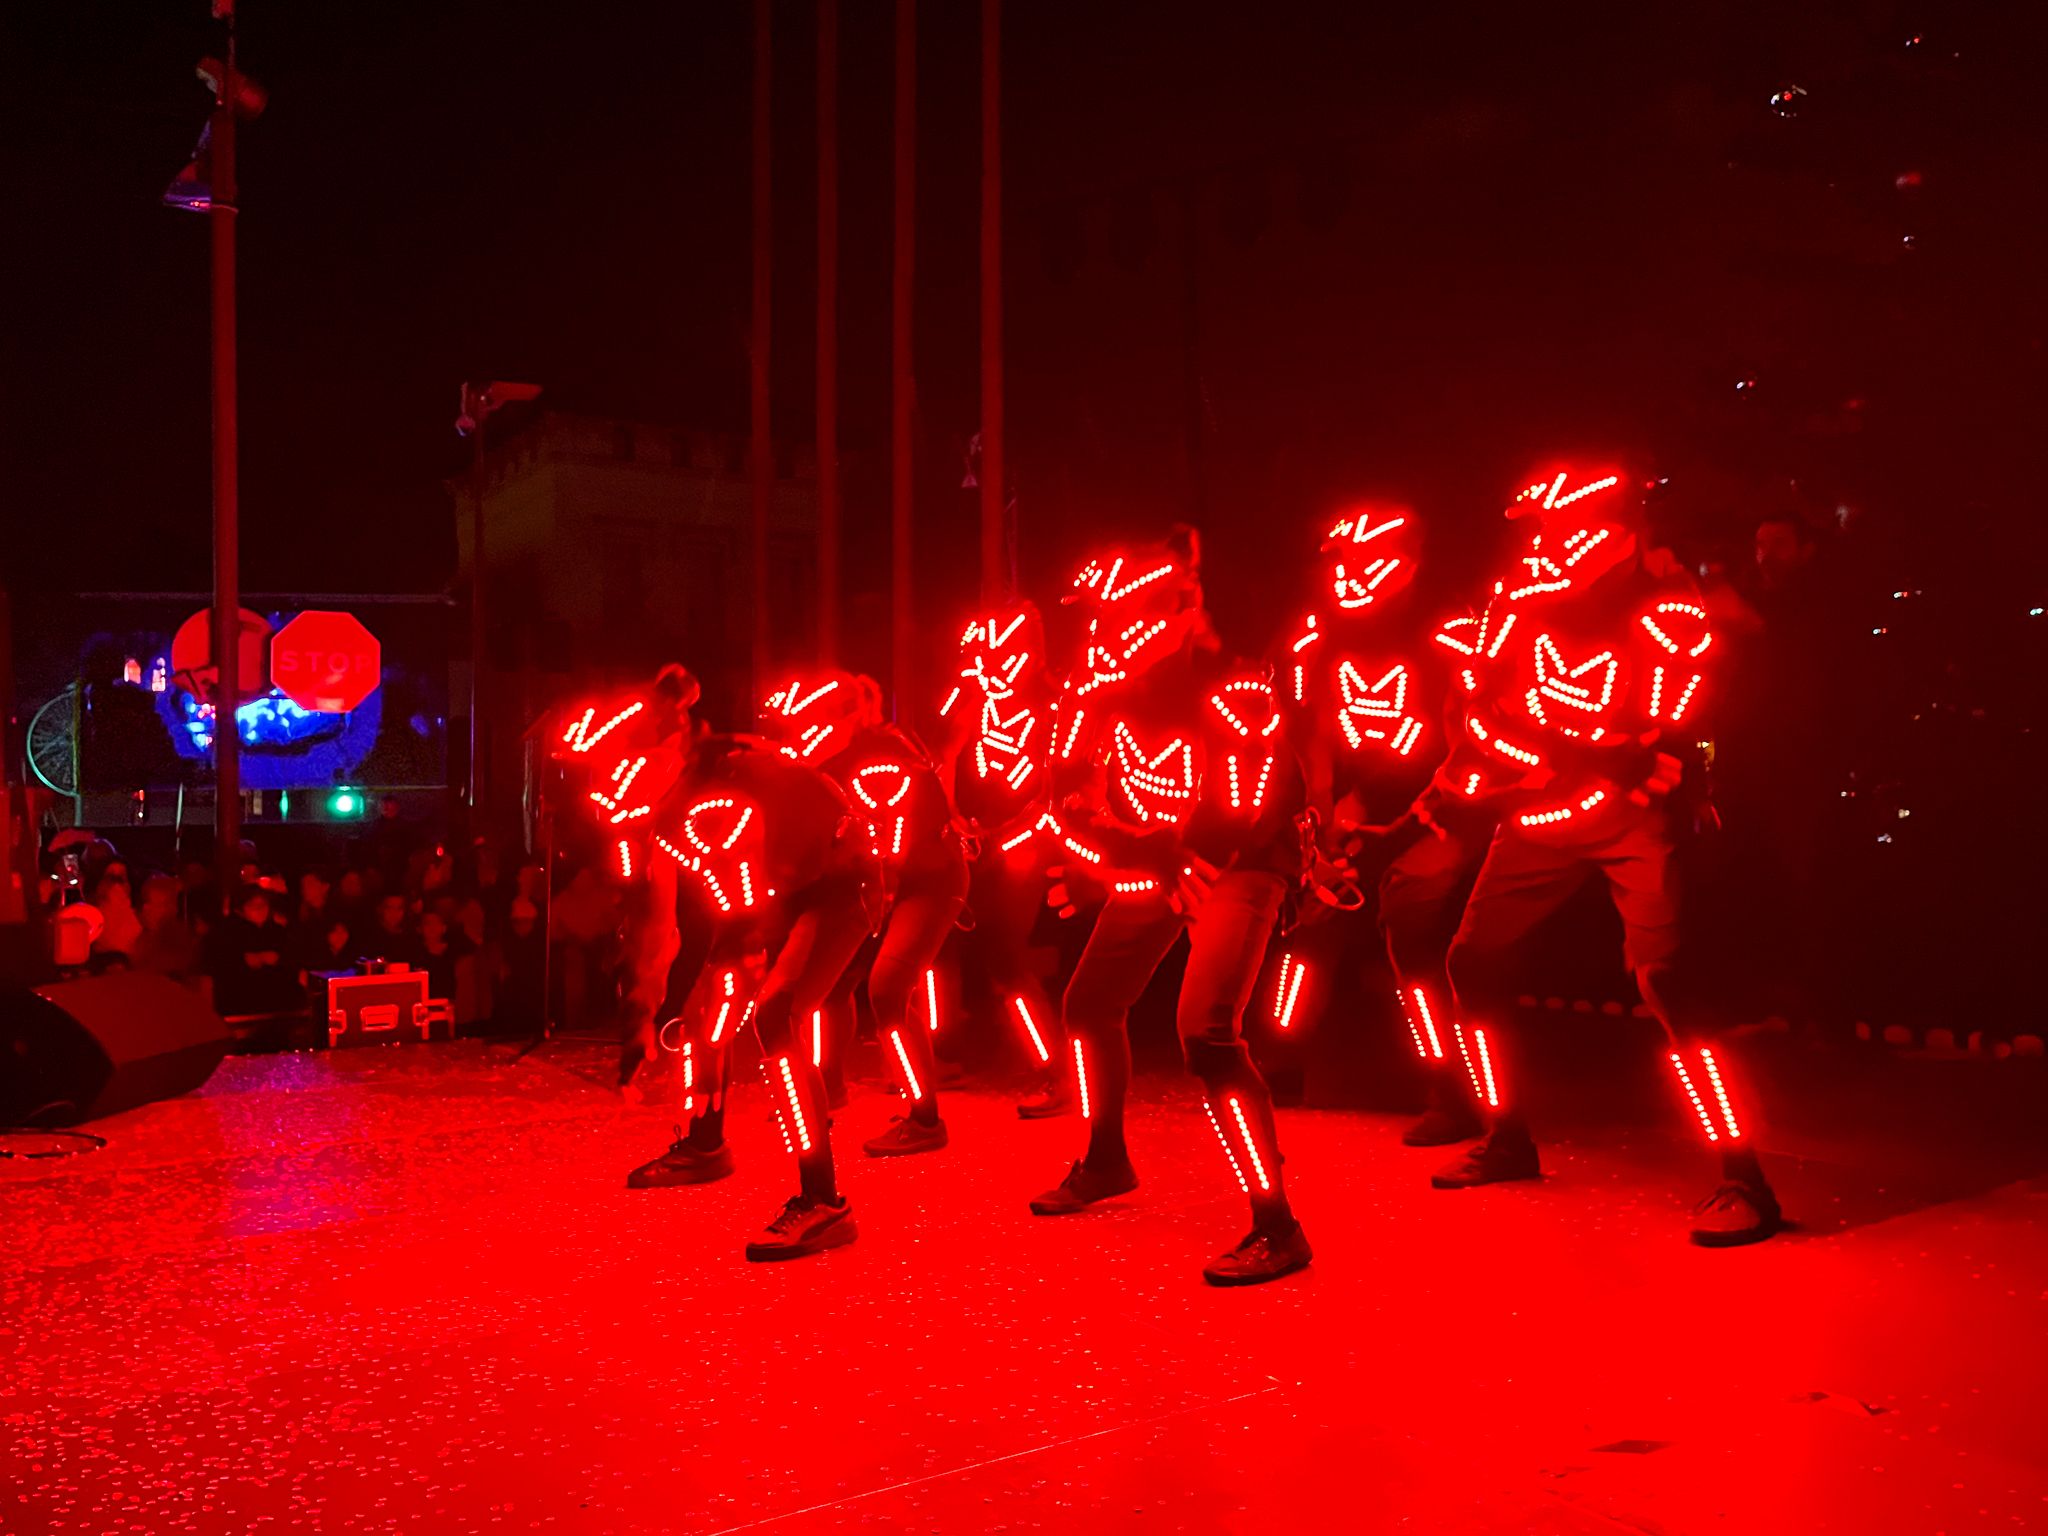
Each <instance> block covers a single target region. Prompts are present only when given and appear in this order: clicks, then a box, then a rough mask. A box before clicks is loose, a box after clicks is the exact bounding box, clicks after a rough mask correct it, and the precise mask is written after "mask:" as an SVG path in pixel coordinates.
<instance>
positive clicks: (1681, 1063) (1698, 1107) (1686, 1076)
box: [1671, 1051, 1721, 1141]
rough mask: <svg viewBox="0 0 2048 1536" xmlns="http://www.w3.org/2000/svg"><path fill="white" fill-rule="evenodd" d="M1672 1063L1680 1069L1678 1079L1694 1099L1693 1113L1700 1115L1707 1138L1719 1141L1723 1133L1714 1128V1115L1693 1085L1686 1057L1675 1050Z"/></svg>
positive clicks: (1688, 1095)
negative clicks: (1686, 1065) (1686, 1068)
mask: <svg viewBox="0 0 2048 1536" xmlns="http://www.w3.org/2000/svg"><path fill="white" fill-rule="evenodd" d="M1671 1065H1672V1066H1673V1067H1675V1068H1676V1069H1677V1070H1678V1081H1679V1082H1680V1083H1682V1084H1683V1085H1684V1087H1685V1096H1686V1097H1687V1098H1688V1099H1691V1100H1692V1109H1693V1113H1694V1114H1696V1115H1698V1116H1699V1117H1700V1128H1701V1129H1702V1130H1704V1131H1705V1132H1706V1133H1707V1140H1708V1141H1719V1140H1720V1139H1721V1133H1720V1132H1719V1131H1718V1130H1716V1129H1715V1128H1714V1117H1713V1116H1712V1115H1711V1114H1709V1113H1708V1112H1707V1105H1706V1101H1705V1100H1704V1099H1702V1098H1701V1097H1700V1091H1699V1089H1697V1088H1695V1087H1693V1085H1692V1074H1691V1073H1690V1072H1688V1071H1686V1070H1685V1058H1684V1057H1683V1056H1681V1055H1679V1053H1678V1052H1676V1051H1673V1052H1672V1053H1671Z"/></svg>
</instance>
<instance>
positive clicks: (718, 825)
mask: <svg viewBox="0 0 2048 1536" xmlns="http://www.w3.org/2000/svg"><path fill="white" fill-rule="evenodd" d="M759 823H760V816H759V814H758V812H757V811H756V810H755V808H754V807H753V806H752V805H750V804H748V803H746V802H744V801H742V800H739V799H737V798H735V797H734V796H731V795H717V796H713V797H711V798H709V799H705V800H699V801H698V802H697V803H696V804H695V805H693V806H691V807H690V808H689V809H688V810H687V811H685V812H684V813H683V818H682V824H681V826H680V827H679V828H678V829H677V840H676V841H673V842H671V841H670V840H669V839H668V838H666V837H663V836H661V835H660V834H659V833H657V834H656V835H655V839H654V845H655V847H657V848H659V849H660V850H661V851H662V852H663V853H665V854H667V855H668V856H669V857H670V858H672V859H674V860H675V861H676V863H678V864H679V865H681V866H682V867H683V869H684V870H685V871H687V872H688V873H689V874H691V875H694V876H695V877H696V878H697V880H698V882H699V883H700V884H701V885H702V886H703V887H704V891H705V894H707V895H708V896H709V897H710V898H711V900H712V903H713V904H714V905H715V906H716V907H717V908H718V910H719V911H720V912H722V913H726V914H731V913H734V912H750V911H752V910H754V908H756V907H758V906H760V905H761V904H762V903H763V902H766V901H768V900H769V899H770V898H772V897H773V896H774V895H775V892H774V890H773V889H771V888H770V887H769V886H768V885H767V884H766V883H765V881H764V880H763V879H762V878H761V873H760V871H759V870H758V869H757V868H756V867H755V861H754V858H753V857H752V856H751V855H750V853H749V852H743V851H742V850H741V848H740V843H741V841H742V839H745V838H747V834H748V832H749V831H752V832H753V834H754V836H753V837H752V838H751V839H747V848H748V850H752V849H756V848H758V847H759V846H760V826H759Z"/></svg>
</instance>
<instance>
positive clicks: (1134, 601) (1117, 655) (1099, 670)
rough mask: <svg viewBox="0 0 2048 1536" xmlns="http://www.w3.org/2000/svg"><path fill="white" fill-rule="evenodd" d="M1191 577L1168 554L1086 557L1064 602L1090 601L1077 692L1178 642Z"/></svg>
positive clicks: (1130, 670)
mask: <svg viewBox="0 0 2048 1536" xmlns="http://www.w3.org/2000/svg"><path fill="white" fill-rule="evenodd" d="M1189 597H1190V577H1189V574H1188V572H1187V571H1186V570H1184V569H1183V568H1182V566H1181V565H1180V563H1179V562H1178V561H1176V560H1175V559H1174V558H1173V557H1172V556H1170V555H1167V554H1165V553H1163V552H1162V553H1158V554H1154V555H1149V556H1144V557H1132V556H1124V555H1117V556H1111V557H1107V558H1106V559H1105V560H1102V561H1095V560H1091V561H1089V562H1088V564H1087V565H1085V566H1083V567H1082V568H1081V574H1080V575H1078V576H1076V577H1075V578H1074V587H1073V590H1072V591H1071V592H1069V593H1068V595H1067V598H1066V601H1067V602H1070V603H1072V602H1091V603H1092V604H1093V606H1094V609H1095V611H1094V614H1093V616H1092V618H1091V619H1090V620H1089V624H1088V646H1087V652H1086V655H1085V657H1084V659H1083V662H1082V666H1081V677H1082V681H1081V682H1080V683H1079V684H1078V685H1077V686H1076V688H1075V692H1076V694H1078V695H1081V696H1084V697H1085V696H1086V695H1087V694H1090V693H1092V692H1094V691H1095V690H1096V689H1098V688H1104V687H1109V686H1111V685H1113V684H1116V683H1121V682H1124V681H1126V680H1127V679H1129V678H1131V677H1134V676H1136V675H1137V674H1138V673H1140V672H1143V671H1144V670H1145V669H1146V668H1147V667H1149V666H1151V665H1152V663H1153V662H1155V661H1157V660H1159V659H1160V658H1161V657H1163V656H1166V655H1167V654H1169V653H1170V652H1172V651H1173V649H1174V648H1175V647H1176V646H1178V645H1179V644H1180V640H1181V635H1182V632H1183V630H1184V628H1185V614H1186V612H1187V611H1188V606H1189Z"/></svg>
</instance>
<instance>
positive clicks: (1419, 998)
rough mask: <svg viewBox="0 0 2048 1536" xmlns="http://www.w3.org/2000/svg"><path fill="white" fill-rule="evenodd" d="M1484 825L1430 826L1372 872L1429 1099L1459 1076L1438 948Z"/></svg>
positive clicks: (1445, 942)
mask: <svg viewBox="0 0 2048 1536" xmlns="http://www.w3.org/2000/svg"><path fill="white" fill-rule="evenodd" d="M1492 830H1493V829H1492V827H1491V826H1490V825H1478V826H1473V827H1466V828H1459V829H1456V830H1446V829H1442V828H1435V827H1432V828H1430V829H1429V830H1428V831H1426V832H1425V833H1424V834H1423V836H1422V838H1421V839H1420V840H1419V841H1417V842H1415V843H1413V844H1411V845H1410V846H1409V847H1408V848H1407V849H1406V850H1404V851H1403V852H1402V854H1401V856H1400V857H1399V858H1397V859H1395V860H1394V862H1393V863H1391V864H1389V865H1388V866H1387V867H1386V869H1385V871H1384V872H1383V873H1382V874H1381V875H1380V889H1379V925H1380V937H1381V938H1382V939H1383V940H1384V941H1385V943H1386V946H1387V962H1388V964H1390V965H1391V966H1392V967H1393V970H1394V982H1395V986H1396V987H1397V989H1398V990H1399V992H1400V999H1401V1012H1402V1014H1403V1016H1404V1017H1405V1018H1406V1019H1407V1021H1408V1033H1409V1036H1410V1038H1411V1039H1412V1040H1413V1041H1414V1043H1415V1051H1416V1055H1417V1056H1418V1057H1420V1058H1421V1061H1422V1064H1423V1066H1424V1067H1425V1068H1426V1069H1428V1070H1429V1072H1430V1077H1431V1081H1430V1095H1431V1098H1432V1100H1438V1099H1442V1098H1445V1097H1450V1096H1455V1095H1458V1094H1459V1093H1460V1092H1461V1091H1462V1085H1463V1084H1464V1082H1465V1081H1466V1078H1465V1073H1464V1072H1463V1070H1462V1068H1461V1066H1460V1053H1459V1052H1458V1050H1457V1048H1456V1046H1457V1040H1458V1037H1459V1034H1460V1033H1461V1032H1460V1031H1459V1030H1457V1029H1456V1028H1454V1026H1455V1025H1456V1022H1457V1013H1456V1009H1455V1007H1454V1006H1453V1004H1452V1001H1451V987H1450V979H1449V977H1448V976H1447V975H1446V974H1445V956H1446V955H1448V954H1449V952H1450V947H1451V939H1452V936H1453V935H1455V934H1456V933H1457V931H1458V920H1459V914H1460V913H1461V912H1463V911H1464V908H1465V897H1466V893H1467V892H1468V891H1469V890H1471V889H1472V882H1473V878H1474V876H1476V875H1477V874H1478V872H1479V867H1480V865H1481V864H1482V863H1483V862H1484V861H1485V859H1486V850H1487V843H1488V841H1489V839H1490V837H1491V835H1492Z"/></svg>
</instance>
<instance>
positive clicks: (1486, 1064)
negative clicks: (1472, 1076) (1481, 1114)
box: [1472, 1029, 1500, 1109]
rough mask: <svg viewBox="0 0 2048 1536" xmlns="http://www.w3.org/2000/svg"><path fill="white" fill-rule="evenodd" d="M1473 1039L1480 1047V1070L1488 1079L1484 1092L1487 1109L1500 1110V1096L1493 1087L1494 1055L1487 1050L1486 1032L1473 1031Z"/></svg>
mask: <svg viewBox="0 0 2048 1536" xmlns="http://www.w3.org/2000/svg"><path fill="white" fill-rule="evenodd" d="M1472 1038H1473V1040H1474V1041H1475V1042H1476V1043H1477V1044H1478V1046H1479V1070H1480V1072H1481V1074H1482V1075H1483V1076H1484V1077H1485V1079H1486V1087H1485V1090H1484V1093H1485V1098H1486V1107H1487V1108H1488V1109H1499V1108H1500V1095H1499V1094H1498V1093H1496V1092H1495V1091H1494V1087H1493V1054H1492V1052H1490V1051H1488V1050H1487V1048H1486V1031H1485V1030H1483V1029H1474V1030H1473V1031H1472Z"/></svg>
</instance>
